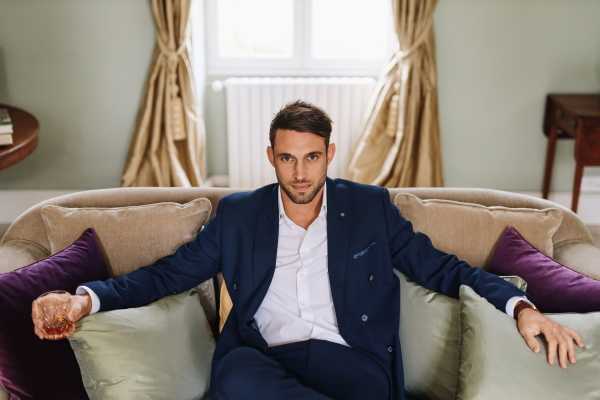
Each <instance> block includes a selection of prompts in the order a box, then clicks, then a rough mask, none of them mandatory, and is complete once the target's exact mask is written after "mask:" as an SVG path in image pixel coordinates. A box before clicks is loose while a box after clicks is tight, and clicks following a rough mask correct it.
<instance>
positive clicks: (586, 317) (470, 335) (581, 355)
mask: <svg viewBox="0 0 600 400" xmlns="http://www.w3.org/2000/svg"><path fill="white" fill-rule="evenodd" d="M460 314H461V331H462V345H461V363H460V369H459V381H458V395H457V399H458V400H469V399H486V400H495V399H502V400H505V399H545V400H553V399H556V400H558V399H578V400H584V399H599V398H600V384H599V377H600V347H599V346H600V312H596V313H589V314H576V313H569V314H547V315H548V316H549V317H550V318H552V319H553V320H555V321H557V322H558V323H560V324H562V325H565V326H568V327H570V328H572V329H574V330H575V331H576V332H578V333H579V334H580V335H581V337H582V338H583V341H584V343H585V345H586V348H585V349H579V348H577V350H576V357H577V363H576V364H569V366H568V367H567V368H566V369H562V368H560V367H559V366H558V365H557V363H555V364H554V365H553V366H550V365H549V364H548V363H547V361H546V347H545V345H542V349H543V350H542V351H540V352H539V353H534V352H532V351H531V350H530V349H529V347H527V345H526V344H525V341H524V340H523V338H522V337H521V335H520V334H519V332H518V330H517V327H516V324H515V321H514V319H512V318H511V317H509V316H508V315H506V314H504V313H501V312H499V311H498V310H496V308H494V306H493V305H491V304H490V303H488V302H487V301H486V300H485V299H483V298H482V297H480V296H478V295H477V294H476V293H475V292H474V291H473V289H471V288H469V287H467V286H462V287H461V289H460ZM538 340H539V341H540V343H545V342H544V341H543V340H541V339H539V338H538Z"/></svg>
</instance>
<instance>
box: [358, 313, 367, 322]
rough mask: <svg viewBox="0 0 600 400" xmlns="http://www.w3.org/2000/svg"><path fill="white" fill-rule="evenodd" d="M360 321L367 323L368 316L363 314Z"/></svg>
mask: <svg viewBox="0 0 600 400" xmlns="http://www.w3.org/2000/svg"><path fill="white" fill-rule="evenodd" d="M360 319H361V320H362V322H367V320H368V319H369V316H368V315H367V314H363V315H361V316H360Z"/></svg>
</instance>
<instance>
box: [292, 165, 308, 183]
mask: <svg viewBox="0 0 600 400" xmlns="http://www.w3.org/2000/svg"><path fill="white" fill-rule="evenodd" d="M294 175H295V176H294V177H295V178H296V180H297V181H303V180H304V178H306V165H305V164H304V161H298V162H297V163H296V166H295V168H294Z"/></svg>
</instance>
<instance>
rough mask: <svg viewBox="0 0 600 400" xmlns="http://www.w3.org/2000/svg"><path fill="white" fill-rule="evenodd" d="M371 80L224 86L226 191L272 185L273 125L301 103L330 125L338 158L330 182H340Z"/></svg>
mask: <svg viewBox="0 0 600 400" xmlns="http://www.w3.org/2000/svg"><path fill="white" fill-rule="evenodd" d="M375 83H376V82H375V80H374V79H371V78H229V79H226V80H225V97H226V107H227V108H226V110H227V137H228V157H229V160H228V164H229V185H230V186H231V187H239V188H256V187H259V186H262V185H266V184H268V183H272V182H275V181H276V178H275V173H274V171H273V167H272V166H271V164H269V161H268V159H267V155H266V148H267V146H269V126H270V123H271V120H272V119H273V117H274V116H275V114H276V113H277V111H279V110H280V109H281V108H282V107H283V105H284V104H286V103H289V102H292V101H295V100H298V99H300V100H303V101H307V102H309V103H312V104H314V105H316V106H318V107H320V108H322V109H323V110H324V111H325V112H326V113H327V114H328V115H329V116H330V117H331V119H332V120H333V129H332V140H331V141H332V142H333V143H335V145H336V147H337V149H336V150H337V151H336V155H335V157H334V159H333V162H332V163H331V164H330V166H329V169H328V175H329V176H330V177H342V174H343V171H344V169H345V168H346V166H347V164H348V162H349V159H350V156H351V154H350V152H351V150H352V147H353V144H354V142H355V141H356V140H357V139H358V137H359V136H360V133H361V129H362V125H363V118H364V116H365V112H366V107H367V105H368V103H369V101H370V99H371V96H372V91H373V89H374V87H375Z"/></svg>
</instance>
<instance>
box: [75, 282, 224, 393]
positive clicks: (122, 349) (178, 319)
mask: <svg viewBox="0 0 600 400" xmlns="http://www.w3.org/2000/svg"><path fill="white" fill-rule="evenodd" d="M77 328H78V329H77V331H76V332H75V333H74V334H73V335H72V336H71V337H70V339H69V340H70V342H71V346H72V348H73V350H74V352H75V355H76V357H77V361H78V362H79V365H80V367H81V373H82V377H83V383H84V385H85V389H86V391H87V393H88V396H89V398H90V399H92V400H94V399H130V398H132V399H133V398H144V399H148V400H152V399H157V400H158V399H200V398H202V396H203V395H204V394H205V393H206V391H207V389H208V384H209V382H210V367H211V361H212V355H213V352H214V347H215V343H214V339H213V337H212V333H211V330H210V327H209V325H208V322H207V320H206V317H205V316H204V313H203V311H202V307H201V305H200V302H199V297H198V292H197V290H196V289H194V290H192V291H187V292H184V293H181V294H178V295H174V296H168V297H164V298H162V299H160V300H158V301H156V302H154V303H151V304H149V305H146V306H143V307H138V308H129V309H124V310H114V311H109V312H101V313H97V314H93V315H90V316H88V317H86V318H84V319H82V320H81V321H80V322H79V323H78V327H77Z"/></svg>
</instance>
